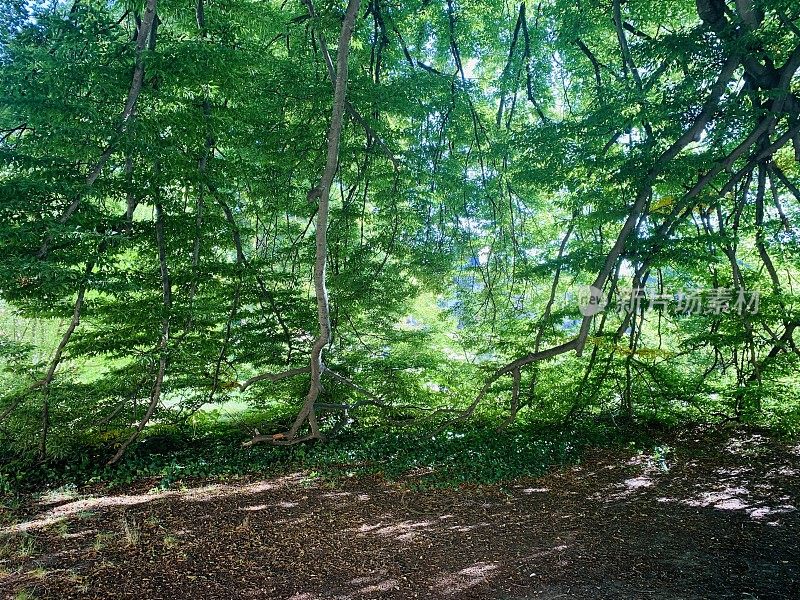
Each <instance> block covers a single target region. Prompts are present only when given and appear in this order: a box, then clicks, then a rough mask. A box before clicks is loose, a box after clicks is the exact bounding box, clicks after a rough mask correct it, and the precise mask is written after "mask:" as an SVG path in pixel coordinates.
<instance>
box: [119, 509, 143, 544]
mask: <svg viewBox="0 0 800 600" xmlns="http://www.w3.org/2000/svg"><path fill="white" fill-rule="evenodd" d="M120 524H121V526H122V534H123V535H124V536H125V543H126V544H127V546H128V547H129V548H131V547H135V546H138V545H139V541H140V540H141V537H142V531H141V528H140V527H139V524H138V523H137V522H136V519H134V518H133V517H131V518H130V520H129V519H128V517H127V515H122V517H121V519H120Z"/></svg>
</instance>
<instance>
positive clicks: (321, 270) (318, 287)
mask: <svg viewBox="0 0 800 600" xmlns="http://www.w3.org/2000/svg"><path fill="white" fill-rule="evenodd" d="M359 5H360V0H349V2H348V5H347V12H346V13H345V16H344V21H343V22H342V30H341V33H340V35H339V47H338V49H337V57H336V63H337V64H336V79H335V84H334V92H333V108H332V110H331V123H330V128H329V130H328V152H327V159H326V161H325V170H324V171H323V173H322V179H321V181H320V183H319V185H318V186H316V187H315V188H314V189H312V190H311V191H310V192H309V194H308V195H309V199H313V198H317V199H318V201H319V210H318V212H317V227H316V258H315V261H314V291H315V293H316V296H317V320H318V322H319V335H318V337H317V340H316V342H315V343H314V346H313V348H312V349H311V361H310V367H311V383H310V385H309V390H308V395H307V396H306V399H305V402H304V403H303V407H302V408H301V409H300V412H299V413H298V415H297V418H296V419H295V422H294V423H293V424H292V427H291V428H290V429H289V432H288V433H287V434H286V437H287V438H288V439H290V440H291V439H294V438H296V437H297V433H298V432H299V431H300V428H301V427H302V426H303V424H304V423H305V422H306V421H308V425H309V427H310V429H311V433H310V437H311V438H319V437H321V434H320V432H319V427H318V426H317V418H316V415H315V414H314V403H315V402H316V401H317V398H319V396H320V394H321V393H322V392H323V391H324V390H323V387H322V372H323V370H324V368H325V367H324V365H323V359H322V353H323V351H324V349H325V347H326V346H327V345H328V343H329V341H330V337H331V316H330V305H329V300H328V288H327V286H326V280H325V274H326V273H325V268H326V264H327V259H328V213H329V210H330V192H331V186H332V184H333V178H334V176H335V175H336V170H337V167H338V164H339V141H340V139H341V135H342V118H343V116H344V112H345V107H346V94H347V59H348V55H349V49H350V39H351V38H352V36H353V28H354V26H355V20H356V16H357V15H358V8H359Z"/></svg>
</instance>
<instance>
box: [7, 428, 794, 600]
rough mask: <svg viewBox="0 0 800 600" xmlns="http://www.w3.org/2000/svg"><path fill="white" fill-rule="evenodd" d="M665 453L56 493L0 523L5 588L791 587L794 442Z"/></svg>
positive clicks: (79, 593)
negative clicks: (661, 456) (454, 480)
mask: <svg viewBox="0 0 800 600" xmlns="http://www.w3.org/2000/svg"><path fill="white" fill-rule="evenodd" d="M732 449H733V450H732ZM662 464H663V462H661V463H659V462H658V461H656V460H654V458H653V457H652V456H650V455H649V454H648V453H645V452H639V453H634V452H630V451H629V452H616V453H614V452H611V451H598V452H597V453H596V454H595V455H593V456H589V457H587V458H586V459H585V460H584V461H583V463H582V464H581V465H580V466H577V467H576V468H567V469H563V470H561V471H555V472H553V473H551V474H550V475H547V476H545V477H542V478H539V479H536V480H519V481H515V482H509V484H507V485H502V486H464V487H462V488H459V489H431V490H418V489H414V488H412V487H410V486H409V485H408V481H415V480H413V479H412V480H407V481H406V482H402V481H401V482H386V481H384V480H382V479H381V478H378V477H375V478H348V479H346V480H341V481H337V482H336V483H335V484H334V483H331V482H325V481H320V480H316V481H313V480H309V479H308V478H306V477H304V476H303V475H302V474H295V475H292V476H290V477H286V478H275V479H270V480H263V481H252V480H251V481H247V482H243V483H240V484H238V485H237V484H211V485H205V486H199V487H196V488H193V489H189V490H182V491H181V490H175V491H168V492H159V493H147V492H142V493H133V491H128V492H127V493H121V494H113V495H108V496H102V495H98V494H97V493H95V494H94V495H90V496H85V495H83V496H80V495H77V492H75V491H70V490H67V492H68V493H66V494H62V495H59V494H50V495H47V496H46V497H42V498H40V499H37V500H36V501H35V502H32V503H31V506H30V507H29V510H28V511H27V512H26V513H25V514H21V515H20V517H19V519H18V522H17V523H16V524H13V525H9V526H7V527H6V528H5V529H4V530H3V531H2V534H0V597H5V595H7V594H6V592H7V591H8V590H14V589H19V588H21V587H26V586H27V587H31V588H35V590H36V592H37V593H36V597H37V598H57V599H58V600H63V599H68V598H85V597H114V598H136V599H137V600H141V598H158V597H162V598H170V599H171V600H172V599H174V600H177V599H179V598H204V599H206V598H208V599H212V600H213V599H216V598H220V599H223V598H224V599H229V598H268V599H270V600H272V599H281V600H362V599H364V600H371V599H377V598H380V599H384V598H390V599H396V600H409V599H413V598H442V599H445V598H447V599H450V598H458V599H459V600H460V599H462V598H463V599H468V600H469V599H474V600H478V599H480V600H486V599H497V600H500V599H503V600H523V599H527V598H578V599H582V598H585V599H587V600H588V599H592V600H594V599H595V598H608V599H611V598H613V599H614V600H617V599H621V600H629V599H630V600H633V599H636V600H638V599H639V598H658V599H663V600H666V599H668V598H669V599H671V598H713V599H719V600H722V599H723V598H747V597H758V598H777V599H780V598H797V597H800V588H799V587H798V586H799V585H800V583H798V582H799V581H800V556H798V547H797V539H798V526H799V525H800V515H798V511H796V510H795V507H796V506H797V502H798V484H797V473H798V470H800V454H795V453H794V447H793V446H792V447H790V448H786V447H784V448H777V447H776V446H775V444H773V443H772V442H771V441H770V440H769V439H766V438H763V437H760V436H743V438H737V439H734V440H731V441H726V442H725V443H720V444H719V446H718V448H717V449H716V450H715V451H714V452H711V451H709V450H707V449H706V447H705V446H702V445H700V446H698V447H696V448H694V449H692V450H691V451H686V452H683V451H680V452H676V453H675V455H674V456H673V455H671V456H669V459H668V464H669V468H667V469H664V468H662V466H660V465H662ZM334 486H335V487H334ZM3 548H5V549H6V550H5V551H3ZM87 586H88V587H87ZM89 589H91V590H102V591H103V593H96V594H93V593H89V592H87V590H89Z"/></svg>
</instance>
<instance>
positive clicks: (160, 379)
mask: <svg viewBox="0 0 800 600" xmlns="http://www.w3.org/2000/svg"><path fill="white" fill-rule="evenodd" d="M156 187H158V184H156ZM156 200H157V201H156V206H155V208H156V223H155V225H156V245H157V246H158V264H159V270H160V272H161V293H162V304H163V311H164V313H163V315H162V317H161V341H160V342H159V346H158V350H159V359H158V371H157V372H156V379H155V382H154V384H153V388H152V390H151V392H150V404H149V405H148V407H147V411H146V412H145V414H144V416H143V417H142V419H141V420H140V421H139V424H138V426H137V427H136V430H135V431H134V432H133V433H132V434H131V436H130V437H129V438H128V439H127V440H126V441H125V442H124V443H123V444H122V445H121V446H120V447H119V449H118V450H117V452H116V454H114V456H113V457H112V458H111V460H109V461H108V463H107V465H113V464H115V463H116V462H117V461H119V459H120V458H122V456H123V455H124V454H125V451H126V450H127V449H128V446H130V445H131V444H132V443H133V442H134V441H136V439H137V438H138V437H139V435H141V433H142V430H144V428H145V426H146V425H147V423H148V422H149V421H150V418H151V417H152V416H153V413H154V412H155V410H156V407H157V406H158V403H159V402H160V400H161V387H162V385H163V383H164V374H165V372H166V370H167V360H168V349H169V348H168V347H169V334H170V311H171V309H172V282H171V280H170V275H169V268H168V265H167V245H166V240H165V237H164V207H163V205H162V204H161V202H160V198H158V192H156Z"/></svg>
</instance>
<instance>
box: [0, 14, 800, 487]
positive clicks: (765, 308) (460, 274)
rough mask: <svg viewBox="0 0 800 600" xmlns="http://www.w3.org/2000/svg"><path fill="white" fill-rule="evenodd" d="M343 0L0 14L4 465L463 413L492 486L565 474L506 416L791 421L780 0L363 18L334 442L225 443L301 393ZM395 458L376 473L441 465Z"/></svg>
mask: <svg viewBox="0 0 800 600" xmlns="http://www.w3.org/2000/svg"><path fill="white" fill-rule="evenodd" d="M343 4H344V3H342V2H330V1H327V0H326V1H324V2H323V1H322V0H320V1H319V2H318V4H317V5H316V6H315V5H313V4H311V3H309V2H277V1H272V0H268V1H267V0H265V1H251V0H225V1H224V2H222V1H218V0H206V1H205V2H204V0H200V2H199V4H198V5H197V6H195V5H194V3H185V2H177V1H175V0H158V2H157V4H156V3H155V2H154V1H153V0H150V2H147V3H144V2H142V1H137V2H131V1H128V0H126V1H125V2H119V1H115V0H114V1H104V2H95V1H93V0H75V1H74V2H69V3H67V2H53V3H43V4H28V3H21V2H11V3H5V4H4V5H3V8H1V9H0V66H1V67H2V69H1V70H0V248H2V257H1V258H0V294H1V295H2V304H0V447H2V449H3V453H2V454H3V458H0V461H6V463H7V466H8V465H12V464H13V465H20V464H29V463H30V461H32V460H34V459H35V458H36V457H38V458H39V459H44V460H45V462H46V461H51V462H52V463H53V464H62V465H63V461H67V462H69V461H72V460H73V458H74V457H76V456H81V455H83V456H85V457H86V458H85V459H83V460H84V461H85V464H87V465H89V464H90V465H91V467H86V468H82V469H83V471H82V472H85V473H88V472H89V471H91V470H92V469H95V470H97V472H100V471H101V469H102V467H101V465H102V464H103V462H105V461H106V460H108V459H109V458H111V456H112V455H113V454H114V452H115V451H116V450H118V449H120V447H121V445H122V444H123V443H125V441H126V440H133V439H134V437H136V435H137V431H138V430H139V429H141V430H143V436H142V438H143V439H144V440H145V442H144V443H141V446H142V448H139V447H137V446H136V445H135V444H134V445H133V446H131V452H133V454H134V456H135V457H141V456H145V455H146V452H147V450H146V446H147V443H146V440H147V439H148V438H154V437H156V436H157V435H158V432H159V431H160V430H163V429H167V430H169V431H179V432H186V431H189V430H191V429H192V423H194V422H197V420H198V419H199V420H200V421H202V422H203V423H207V421H208V420H209V419H211V420H214V417H213V415H216V414H219V412H214V408H215V407H222V408H221V410H222V411H223V412H224V413H229V412H233V413H236V412H237V411H241V410H243V409H244V408H248V409H251V411H254V412H249V413H248V415H249V416H248V419H247V420H246V421H244V420H242V419H238V420H234V421H232V422H231V423H232V424H227V425H226V424H223V425H220V427H221V430H223V431H227V433H226V434H224V435H222V434H220V435H222V437H221V439H223V440H224V443H223V442H220V443H223V445H224V447H225V448H226V450H225V453H226V456H224V457H223V456H220V457H218V456H216V455H215V454H214V453H213V452H212V453H211V454H208V456H207V457H206V454H203V458H197V460H193V461H192V462H193V464H198V461H201V460H202V461H207V462H209V463H213V462H214V461H216V460H217V458H219V459H220V460H221V461H222V462H231V461H232V462H234V463H236V462H237V461H245V462H247V461H251V464H253V465H260V466H267V465H271V464H273V463H274V462H275V461H280V460H284V459H282V458H280V457H281V456H282V455H283V454H286V456H288V457H289V458H285V460H288V461H289V462H292V461H293V460H294V459H292V458H291V457H296V456H297V454H298V453H303V452H309V453H310V454H311V455H313V456H315V457H317V459H314V460H319V461H322V462H325V461H328V462H330V461H334V460H341V461H342V462H347V461H348V460H350V459H353V460H356V459H357V458H359V457H360V459H361V460H366V458H364V457H366V456H368V455H369V448H370V444H371V443H373V442H372V441H371V440H383V441H378V442H374V443H376V444H384V443H386V440H387V439H389V438H391V436H393V435H395V433H394V431H395V430H394V429H389V430H388V431H387V432H383V433H381V434H380V435H379V434H377V433H376V434H366V433H365V431H366V430H365V428H364V427H360V428H359V427H353V426H352V423H351V420H352V419H362V421H363V423H369V424H370V428H380V427H395V426H397V424H398V422H403V421H405V420H408V419H412V418H415V419H421V420H423V422H424V423H432V424H437V423H441V422H442V420H444V419H449V418H451V417H456V418H458V417H470V418H476V413H484V414H483V416H480V419H489V420H490V421H491V422H492V423H493V425H492V426H491V427H488V426H487V427H486V428H478V430H480V431H481V432H483V433H474V432H473V433H472V434H468V435H475V436H478V437H480V436H484V435H485V436H499V437H503V439H504V440H505V441H502V442H498V444H500V446H499V447H501V448H503V450H502V452H501V454H503V453H505V454H504V456H505V458H503V461H502V463H503V464H505V465H507V464H509V463H508V461H509V459H508V456H507V455H508V452H510V449H511V448H514V447H516V448H518V449H519V452H520V453H521V454H520V455H519V457H520V458H519V460H522V461H530V462H531V464H537V465H538V464H549V463H550V462H551V461H552V460H555V459H554V458H553V456H554V454H559V453H563V452H566V451H565V450H564V448H565V446H564V443H565V442H564V438H563V437H561V438H559V441H554V442H552V443H553V444H555V445H556V446H558V448H559V449H558V450H555V449H554V448H555V446H553V447H552V448H551V447H548V448H546V449H544V446H540V445H538V442H536V443H534V441H532V440H530V439H527V438H525V437H524V436H523V439H522V440H519V439H518V438H517V437H515V436H517V435H518V434H517V431H518V430H517V429H515V426H513V425H512V426H510V427H509V428H508V429H505V430H501V432H500V433H496V430H495V428H496V427H497V426H500V425H502V424H503V422H504V421H505V420H506V419H507V417H508V414H509V406H510V410H511V416H512V417H515V416H516V415H517V413H518V412H519V413H520V416H521V417H524V418H523V420H524V421H525V422H526V423H535V424H538V425H541V424H548V423H550V424H553V423H555V424H558V423H564V422H571V421H573V420H575V419H578V418H584V417H587V416H588V417H592V416H598V415H610V416H611V418H612V419H613V422H614V423H617V422H620V421H626V422H628V421H635V420H640V421H651V420H658V421H661V422H665V423H669V424H675V423H678V422H681V421H684V420H693V421H696V420H704V421H719V420H725V419H734V420H739V421H741V420H746V421H752V422H757V423H762V424H766V425H770V426H778V427H780V428H782V429H783V430H787V431H792V430H793V429H794V428H795V427H796V424H797V423H800V381H798V377H797V372H798V366H800V350H798V347H797V339H798V337H797V333H796V332H797V331H798V330H800V294H799V292H800V290H798V287H797V286H798V278H800V261H799V260H798V258H799V257H800V229H798V221H799V220H800V191H798V186H800V167H798V162H796V158H800V78H798V76H797V74H796V73H797V71H798V68H800V10H798V6H797V4H796V3H795V2H793V1H791V0H761V1H755V2H748V1H746V0H745V1H742V2H736V3H734V2H729V3H727V4H725V3H724V2H723V1H722V0H698V1H697V2H694V1H693V0H692V1H688V0H679V1H676V2H660V1H640V2H625V3H622V2H620V1H619V0H605V1H602V2H600V1H595V0H592V1H589V2H586V1H583V0H581V1H580V2H575V1H574V0H548V1H546V2H540V3H527V2H521V3H518V4H511V3H508V2H505V1H502V2H500V1H493V0H492V1H480V2H477V1H472V0H460V1H456V0H440V1H438V2H430V1H426V0H419V1H411V2H404V3H390V2H388V1H385V0H370V1H369V2H365V3H364V4H363V5H362V7H361V10H360V12H359V15H358V18H357V21H356V27H355V33H354V38H353V41H352V43H351V44H350V47H349V64H350V70H349V87H348V92H347V98H348V108H347V111H346V112H345V119H344V133H343V138H342V142H341V145H340V148H339V163H338V171H337V175H336V178H335V181H334V186H333V190H332V192H331V209H330V221H329V227H328V246H327V265H328V290H329V294H330V301H331V312H330V319H331V325H332V330H333V335H332V340H331V343H330V344H329V345H328V347H327V351H326V364H327V367H328V368H329V369H331V371H332V372H333V373H334V374H331V375H330V376H325V377H324V382H325V390H326V393H325V394H324V397H323V398H321V399H320V403H319V404H320V407H319V410H320V414H321V415H322V419H323V421H324V423H323V424H324V428H325V430H326V431H328V432H329V433H330V432H336V433H338V434H339V435H340V436H342V437H344V438H345V439H346V440H347V441H342V442H337V444H335V445H332V446H331V447H330V448H329V449H328V450H326V449H324V446H314V447H313V449H308V450H305V449H303V447H297V448H295V449H293V450H291V451H289V450H286V449H282V448H273V447H269V448H264V449H261V448H253V449H250V450H238V449H237V450H235V452H234V448H235V445H232V444H231V443H230V442H231V440H232V439H234V438H235V439H237V440H239V441H243V440H246V439H248V438H249V437H251V436H252V435H253V434H254V429H256V428H258V429H259V431H261V432H265V430H266V429H267V428H274V431H278V430H279V429H280V428H279V427H278V425H280V426H281V427H282V426H284V425H286V423H283V422H280V423H276V422H275V421H274V418H271V417H270V415H275V414H279V415H284V416H285V415H287V414H292V413H293V412H295V411H297V409H298V407H299V406H300V402H301V398H302V397H303V395H304V394H305V390H306V389H307V387H308V374H307V373H305V372H304V369H305V368H306V367H307V366H308V364H309V353H310V351H311V345H312V343H313V339H314V336H315V335H316V331H317V322H316V318H317V316H316V308H315V296H314V287H313V282H312V266H313V262H314V251H315V248H314V240H313V238H314V224H315V217H316V214H317V203H316V200H315V198H314V195H313V194H312V193H310V192H309V190H312V189H313V188H314V187H315V186H316V185H317V184H318V182H319V178H320V173H321V172H322V167H323V164H324V161H325V153H326V135H327V131H328V126H329V120H330V106H331V102H332V97H333V88H332V80H331V76H330V73H329V70H328V68H327V67H326V63H325V48H324V46H325V45H329V46H331V53H333V54H335V51H336V50H337V49H336V48H334V47H333V46H332V44H333V42H334V40H335V39H336V37H337V32H338V31H339V28H340V27H341V23H342V15H343V14H344V6H343ZM153 7H155V15H156V16H155V17H154V19H153V22H154V26H153V27H152V28H151V30H150V31H149V35H148V31H147V27H146V23H147V15H148V14H149V13H148V8H151V9H152V8H153ZM310 8H311V10H309V9H310ZM312 13H313V14H312ZM143 24H144V25H143ZM338 50H339V51H340V52H341V51H342V50H343V49H341V48H339V49H338ZM344 50H345V51H346V49H344ZM137 82H138V83H137ZM590 284H594V285H595V286H596V287H598V288H599V289H600V290H602V292H601V295H602V296H603V297H604V298H608V299H609V301H610V304H609V307H607V308H606V309H605V310H604V311H601V312H600V313H599V314H596V315H585V314H582V313H581V311H580V309H581V306H582V304H584V299H583V298H582V296H583V295H584V290H585V289H586V287H587V286H589V285H590ZM640 293H641V294H642V295H643V299H642V301H641V302H637V303H635V305H632V310H627V311H626V310H624V309H620V310H618V309H617V305H618V304H620V305H621V306H623V308H624V305H625V304H626V300H625V299H626V298H629V297H631V296H632V295H633V297H634V298H635V297H637V296H638V295H639V294H640ZM695 293H697V294H698V298H697V301H698V302H700V303H701V304H700V305H701V307H702V310H700V311H697V310H687V306H686V303H687V298H688V297H690V296H691V295H692V294H695ZM754 300H758V304H757V306H756V305H755V304H754V303H753V302H754ZM737 301H739V302H740V303H739V304H737ZM741 301H744V303H742V302H741ZM550 349H556V350H557V351H555V352H553V353H552V354H547V353H548V352H549V350H550ZM559 349H560V350H559ZM290 369H291V370H295V369H296V370H298V371H297V372H296V374H295V376H293V377H286V378H281V379H280V380H277V381H270V379H271V378H269V377H268V378H262V379H261V380H260V381H257V382H250V381H248V379H249V378H251V377H253V376H257V375H259V374H261V373H267V374H270V373H271V374H278V373H282V372H284V371H286V370H290ZM292 373H294V371H292ZM344 378H346V380H345V379H344ZM272 379H274V377H273V378H272ZM348 381H349V382H352V383H354V384H355V386H353V385H350V384H349V383H348ZM476 399H477V400H476ZM359 400H360V401H361V402H363V403H362V404H359V405H357V406H356V405H355V403H356V402H357V401H359ZM509 402H510V404H509ZM334 405H338V406H339V408H340V409H341V408H342V406H345V405H348V406H349V408H350V410H349V411H346V412H344V413H341V411H338V412H337V411H336V410H335V406H334ZM454 409H458V410H464V409H467V412H466V413H458V412H453V411H454ZM253 414H255V415H256V417H252V415H253ZM258 415H261V416H258ZM258 419H262V420H263V421H264V424H262V425H258V423H257V422H256V421H258ZM481 422H484V421H483V420H482V421H481ZM363 423H362V424H363ZM538 425H537V426H538ZM145 426H147V429H144V427H145ZM426 426H427V425H426ZM431 427H433V429H435V426H431ZM433 429H431V431H432V430H433ZM208 430H209V431H216V432H219V431H220V429H219V428H214V427H211V428H209V429H208ZM457 430H458V429H457ZM478 430H476V431H478ZM400 431H401V432H402V431H405V430H403V429H400ZM409 431H411V430H409ZM413 431H417V430H416V429H414V430H413ZM425 431H427V430H425ZM458 431H460V430H458ZM525 431H527V430H525ZM564 431H566V430H564ZM489 432H491V433H489ZM268 433H273V431H269V432H268ZM365 435H366V436H367V437H364V436H365ZM402 435H406V434H405V433H403V434H402ZM408 435H409V437H408V438H407V439H406V438H404V440H405V441H404V442H403V443H402V444H400V443H399V442H398V448H401V447H402V448H405V447H406V445H411V439H417V440H418V442H417V443H416V444H414V446H415V448H416V450H414V453H416V454H414V453H408V452H407V451H406V450H398V452H399V454H398V456H397V457H396V460H395V463H396V465H397V467H396V468H398V469H400V468H402V469H407V468H412V463H413V461H414V460H416V458H414V457H417V458H419V460H420V461H422V462H421V464H430V463H437V461H439V462H444V461H445V459H444V458H443V457H444V456H445V454H446V453H448V452H452V453H456V454H459V453H460V454H462V455H463V454H464V452H465V451H466V452H467V455H468V448H469V444H468V443H467V442H466V441H464V442H459V443H458V444H450V443H448V444H436V443H429V442H428V441H426V439H427V438H422V437H420V436H419V432H418V431H417V434H416V437H414V436H413V435H411V434H408ZM531 435H533V434H531ZM187 436H188V437H187V439H191V435H188V434H187ZM386 436H389V437H388V438H387V437H386ZM437 439H439V438H437ZM465 439H466V440H470V439H472V438H470V437H467V438H465ZM137 443H138V442H137ZM541 443H542V444H544V443H545V442H544V441H542V442H541ZM548 443H549V442H548ZM475 444H476V447H480V448H484V449H487V448H491V447H492V444H491V443H488V442H486V440H484V441H480V440H475ZM191 447H192V446H191V445H189V446H188V448H189V450H185V452H190V449H191ZM204 452H205V451H204ZM351 452H352V454H350V453H351ZM404 452H405V454H404ZM486 452H487V456H488V457H491V455H492V452H491V450H486ZM230 453H234V454H236V456H235V457H234V456H231V455H230ZM237 453H238V454H237ZM282 453H283V454H282ZM326 453H328V454H326ZM426 453H429V454H431V456H428V455H427V454H426ZM423 455H425V456H423ZM382 456H384V458H385V457H386V454H382ZM545 456H546V457H547V458H545ZM426 457H427V458H426ZM223 458H224V461H223V460H222V459H223ZM136 460H139V459H138V458H137V459H136ZM142 460H145V459H142ZM153 460H154V461H156V463H158V465H159V466H158V467H157V468H156V467H154V472H158V473H161V472H162V471H163V465H162V464H161V463H160V462H159V460H160V459H153ZM314 460H311V461H310V462H308V466H309V467H312V468H313V465H314ZM486 460H490V459H489V458H487V459H486ZM514 460H517V459H514ZM511 462H513V461H511ZM136 464H138V463H136ZM154 464H155V463H154ZM292 464H296V463H294V462H292ZM478 464H484V463H478ZM14 468H16V467H14ZM32 468H34V467H32ZM35 468H36V469H40V468H41V465H39V466H38V467H35ZM481 468H482V467H476V469H477V471H476V478H477V479H479V480H485V479H487V477H486V476H485V475H484V474H481V473H479V472H478V471H480V470H481ZM504 468H505V467H500V471H503V469H504ZM509 469H511V471H514V472H517V471H518V469H517V467H514V468H511V467H509ZM211 471H214V469H213V468H212V469H210V471H209V472H211ZM511 471H509V472H511ZM145 472H147V471H146V469H145V470H143V471H142V473H145ZM205 473H206V471H202V470H200V471H198V472H197V473H196V474H197V475H200V474H205ZM140 474H141V473H140ZM189 474H195V473H189ZM500 475H502V473H501V474H500ZM489 479H491V477H489Z"/></svg>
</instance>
